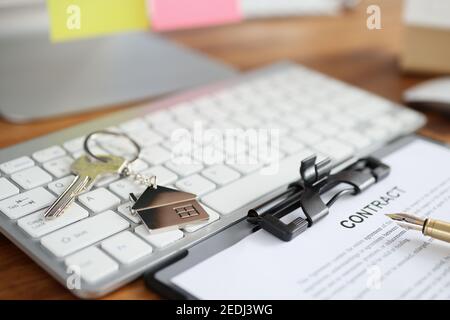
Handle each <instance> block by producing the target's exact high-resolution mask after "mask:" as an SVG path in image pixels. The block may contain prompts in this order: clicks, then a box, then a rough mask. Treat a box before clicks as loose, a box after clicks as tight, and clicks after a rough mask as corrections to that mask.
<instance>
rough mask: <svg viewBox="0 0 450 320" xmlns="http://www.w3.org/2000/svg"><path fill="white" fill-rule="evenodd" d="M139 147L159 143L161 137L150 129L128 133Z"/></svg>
mask: <svg viewBox="0 0 450 320" xmlns="http://www.w3.org/2000/svg"><path fill="white" fill-rule="evenodd" d="M130 136H131V138H133V140H135V141H136V142H137V143H138V144H139V145H140V146H141V147H147V146H151V145H155V144H157V143H160V142H161V141H162V140H163V137H162V136H160V135H159V134H158V133H156V132H155V131H153V130H151V129H146V130H140V131H136V132H134V133H132V134H130Z"/></svg>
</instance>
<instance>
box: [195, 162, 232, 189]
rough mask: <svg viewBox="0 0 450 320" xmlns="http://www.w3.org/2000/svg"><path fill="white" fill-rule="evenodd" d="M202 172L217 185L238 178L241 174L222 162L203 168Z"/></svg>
mask: <svg viewBox="0 0 450 320" xmlns="http://www.w3.org/2000/svg"><path fill="white" fill-rule="evenodd" d="M202 174H203V175H204V176H205V177H207V178H208V179H210V180H212V181H213V182H214V183H217V184H219V185H224V184H227V183H230V182H232V181H234V180H237V179H239V177H240V176H241V175H240V174H239V172H237V171H235V170H233V169H231V168H229V167H227V166H225V165H223V164H218V165H215V166H212V167H209V168H208V169H206V170H203V171H202Z"/></svg>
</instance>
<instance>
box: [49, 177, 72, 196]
mask: <svg viewBox="0 0 450 320" xmlns="http://www.w3.org/2000/svg"><path fill="white" fill-rule="evenodd" d="M74 179H75V176H73V175H70V176H67V177H65V178H61V179H59V180H56V181H53V182H52V183H49V184H48V186H47V188H49V189H50V191H52V192H53V193H54V194H56V195H57V196H59V195H61V194H62V193H63V192H64V191H65V190H66V189H67V187H68V186H69V185H70V184H71V183H72V181H73V180H74Z"/></svg>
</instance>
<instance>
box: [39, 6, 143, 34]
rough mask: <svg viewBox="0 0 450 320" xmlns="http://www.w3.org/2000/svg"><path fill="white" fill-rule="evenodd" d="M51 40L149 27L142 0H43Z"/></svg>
mask: <svg viewBox="0 0 450 320" xmlns="http://www.w3.org/2000/svg"><path fill="white" fill-rule="evenodd" d="M47 5H48V12H49V15H50V24H51V31H50V35H51V39H52V41H64V40H70V39H77V38H84V37H92V36H98V35H104V34H108V33H116V32H122V31H132V30H144V29H147V28H149V26H150V22H149V18H148V15H147V8H146V0H47Z"/></svg>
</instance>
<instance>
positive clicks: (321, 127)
mask: <svg viewBox="0 0 450 320" xmlns="http://www.w3.org/2000/svg"><path fill="white" fill-rule="evenodd" d="M312 128H313V129H314V130H315V131H317V132H319V133H320V134H322V135H324V136H327V137H331V136H335V135H337V134H339V131H340V128H339V127H338V126H337V125H335V124H334V123H332V122H327V121H324V122H318V123H316V124H314V125H313V127H312Z"/></svg>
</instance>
